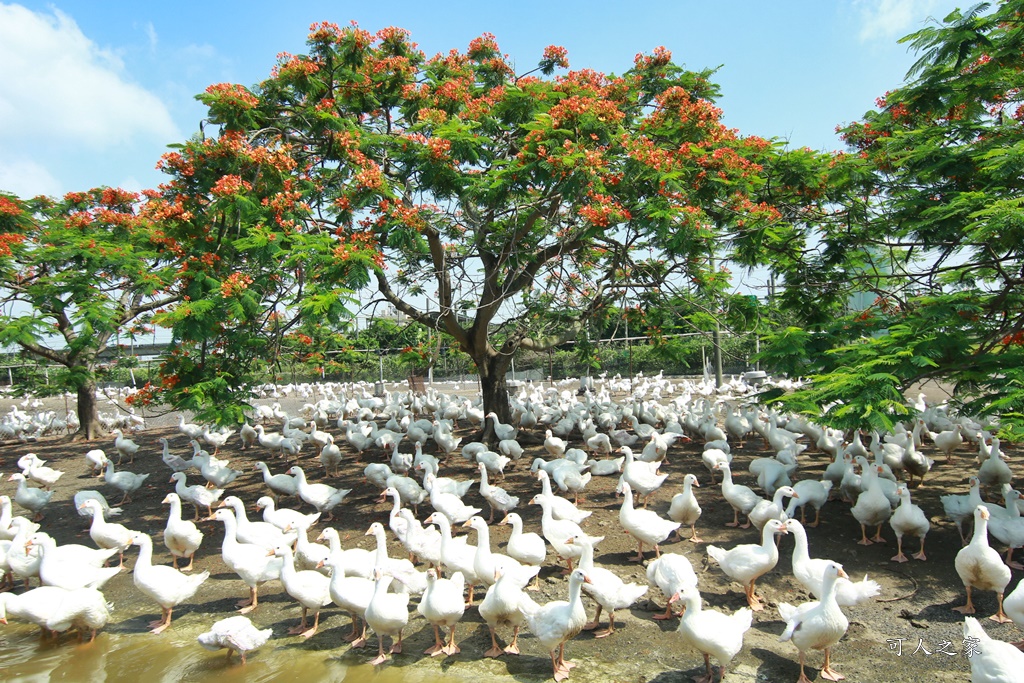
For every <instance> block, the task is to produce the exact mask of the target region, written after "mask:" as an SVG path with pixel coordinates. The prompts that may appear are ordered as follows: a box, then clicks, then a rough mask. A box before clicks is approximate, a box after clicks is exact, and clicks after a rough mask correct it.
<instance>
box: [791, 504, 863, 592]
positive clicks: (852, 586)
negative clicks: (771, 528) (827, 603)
mask: <svg viewBox="0 0 1024 683" xmlns="http://www.w3.org/2000/svg"><path fill="white" fill-rule="evenodd" d="M786 530H787V531H789V532H790V533H791V534H793V538H794V540H795V543H794V544H793V562H792V564H793V576H794V577H796V580H797V581H799V582H800V585H801V586H803V587H804V588H805V589H806V590H807V592H809V593H810V594H811V595H813V596H814V597H816V598H818V599H819V600H820V599H821V597H822V596H823V595H824V594H825V593H824V589H823V587H822V577H823V576H824V573H825V568H826V567H827V566H828V563H829V562H830V561H831V560H826V559H822V558H812V557H811V556H810V552H809V550H808V547H807V531H806V530H805V529H804V526H803V525H802V524H801V523H800V522H798V521H797V520H795V519H787V520H786ZM836 586H837V592H836V601H837V602H839V604H840V606H842V607H853V606H854V605H859V604H861V603H864V602H867V601H868V600H870V599H871V598H873V597H875V596H876V595H878V594H879V593H880V592H881V589H882V587H881V586H879V585H878V582H877V581H871V580H869V579H868V578H867V576H865V577H864V579H863V580H861V581H857V582H853V581H851V580H849V579H844V578H839V579H838V580H837V581H836Z"/></svg>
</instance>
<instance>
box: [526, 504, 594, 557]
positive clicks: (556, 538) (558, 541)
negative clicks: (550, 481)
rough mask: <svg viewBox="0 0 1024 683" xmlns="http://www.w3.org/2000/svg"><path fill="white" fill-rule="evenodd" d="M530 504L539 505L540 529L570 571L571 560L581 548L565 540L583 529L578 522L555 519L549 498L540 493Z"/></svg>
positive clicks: (580, 553)
mask: <svg viewBox="0 0 1024 683" xmlns="http://www.w3.org/2000/svg"><path fill="white" fill-rule="evenodd" d="M530 504H531V505H540V508H541V518H540V529H541V533H542V534H543V535H544V538H545V539H547V542H548V543H550V544H551V547H552V548H554V549H555V552H556V553H558V556H559V557H561V558H562V559H563V560H565V561H566V566H567V569H566V571H570V572H571V571H572V563H573V560H576V559H578V558H579V557H580V555H582V554H583V548H582V547H581V546H579V545H576V544H573V545H569V544H567V543H566V540H568V539H569V538H572V537H574V536H582V535H583V529H582V528H580V525H579V524H576V523H575V522H572V521H569V520H568V519H555V517H554V515H553V514H552V511H551V501H550V499H548V498H546V497H544V496H543V495H541V494H537V495H536V496H534V497H533V499H532V500H531V501H530Z"/></svg>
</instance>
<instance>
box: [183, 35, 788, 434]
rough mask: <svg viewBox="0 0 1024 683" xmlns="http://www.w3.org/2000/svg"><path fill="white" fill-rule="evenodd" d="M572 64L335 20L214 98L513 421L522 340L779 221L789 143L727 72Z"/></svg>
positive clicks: (551, 51)
mask: <svg viewBox="0 0 1024 683" xmlns="http://www.w3.org/2000/svg"><path fill="white" fill-rule="evenodd" d="M568 67H569V64H568V58H567V55H566V52H565V50H564V49H562V48H559V47H556V46H552V47H549V48H547V49H546V50H545V51H544V54H543V56H542V59H541V60H540V63H539V66H538V67H537V68H535V69H533V70H532V71H529V72H526V73H517V72H516V70H515V68H514V66H513V64H512V63H511V61H510V59H509V58H508V57H507V56H505V55H503V54H502V53H501V52H500V50H499V48H498V45H497V43H496V42H495V39H494V37H493V36H490V35H487V34H485V35H484V36H482V37H480V38H478V39H476V40H474V41H472V43H471V44H470V45H469V47H468V48H467V49H466V50H465V51H464V52H460V51H456V50H453V51H451V52H448V53H446V54H438V55H435V56H433V57H429V58H428V57H427V56H426V55H425V54H424V53H423V52H421V51H420V50H419V49H418V48H417V46H416V44H415V43H413V42H412V41H411V40H410V37H409V35H408V34H407V32H406V31H404V30H401V29H396V28H387V29H383V30H381V31H379V32H377V33H376V34H374V33H370V32H368V31H366V30H363V29H361V28H360V27H359V26H357V25H355V24H352V25H351V26H346V27H338V26H336V25H332V24H327V23H323V24H315V25H314V26H312V27H311V33H310V35H309V39H308V54H305V55H288V54H283V55H280V56H279V63H278V65H277V66H276V67H275V68H274V70H273V72H272V73H271V74H270V76H269V77H268V78H267V79H266V80H264V81H262V82H261V83H259V84H257V85H254V86H252V87H251V88H246V87H243V86H241V85H231V84H220V85H216V86H211V87H210V88H209V89H208V90H207V92H206V93H205V94H203V95H202V96H201V99H202V100H203V101H204V102H205V103H206V104H207V105H208V107H209V119H210V121H211V122H212V123H214V124H216V125H218V126H219V127H220V129H221V130H222V131H224V134H225V135H238V136H239V137H240V138H244V139H245V140H247V141H249V143H250V144H254V145H260V146H263V147H266V148H269V149H287V150H288V156H289V158H290V159H292V160H293V161H294V163H295V168H294V169H293V170H292V172H291V176H292V177H293V178H297V179H299V182H301V184H302V189H301V194H302V198H303V201H304V202H305V203H306V205H307V206H308V215H306V216H304V217H303V220H302V223H303V226H304V227H303V228H301V229H299V228H296V233H297V234H305V233H307V232H309V231H311V230H313V231H316V232H318V233H319V234H324V235H329V237H330V240H331V242H330V244H331V248H330V254H329V257H328V256H326V255H325V256H324V258H325V259H326V260H331V259H333V266H332V268H334V269H340V270H339V272H342V273H344V274H345V275H346V276H347V277H349V278H352V277H355V275H354V273H356V272H357V271H363V272H365V273H366V277H367V278H368V280H369V281H370V282H372V283H373V284H374V285H375V288H376V292H377V295H378V300H383V301H386V302H387V303H389V304H390V305H391V306H393V307H394V308H395V309H397V310H398V311H401V312H402V313H404V314H406V315H408V316H409V317H410V318H411V319H413V320H415V321H418V322H420V323H422V324H424V325H427V326H429V327H430V328H433V329H437V330H439V331H442V332H444V333H446V334H448V335H450V336H451V337H452V338H453V339H454V341H455V344H456V345H458V347H459V348H460V349H461V350H463V351H465V352H466V353H467V354H468V355H469V356H470V357H471V358H472V360H473V362H474V363H475V365H476V368H477V371H478V373H479V377H480V380H481V385H482V388H483V398H484V403H485V407H486V409H488V410H494V411H496V412H497V413H498V415H499V416H502V417H505V418H507V416H508V400H507V391H506V387H505V374H506V370H507V368H508V367H509V364H510V362H511V359H512V356H513V354H514V353H515V352H516V351H517V350H518V349H524V350H533V351H537V350H545V349H548V348H551V347H553V346H556V345H558V344H561V343H564V342H566V341H569V340H572V339H574V338H575V337H576V335H577V334H580V333H581V332H582V331H583V330H584V329H587V328H588V326H600V325H603V323H604V322H605V319H606V318H607V316H609V315H611V314H612V312H613V311H616V310H620V309H619V308H618V307H619V306H620V304H621V303H622V302H623V301H625V300H627V299H628V298H632V297H634V296H635V295H637V294H638V293H639V292H645V293H647V295H648V296H649V295H650V293H651V292H662V291H663V292H666V293H670V292H675V293H678V291H680V290H689V291H693V290H694V289H695V288H696V289H700V288H708V287H711V288H713V287H714V286H716V283H717V284H720V282H721V280H722V278H724V277H725V275H724V274H723V273H721V272H719V271H718V270H716V269H713V268H711V261H710V258H709V257H712V256H716V255H717V256H719V257H724V256H727V255H728V253H727V251H726V250H727V249H728V248H729V244H730V243H731V240H733V238H734V237H737V235H739V233H740V232H742V233H744V234H747V235H750V234H753V233H754V232H755V231H757V230H759V229H762V228H764V227H765V226H770V225H773V224H775V223H777V222H779V221H780V214H779V211H778V210H777V209H776V208H775V207H774V206H771V205H769V204H767V203H764V202H762V201H760V199H759V197H758V192H760V191H761V190H762V189H763V187H764V182H765V181H764V173H763V171H764V167H765V164H767V163H769V162H771V160H772V159H773V158H774V157H775V155H776V154H777V151H778V150H777V149H776V148H775V147H774V146H773V145H772V144H771V143H769V142H768V141H765V140H763V139H761V138H757V137H742V136H740V135H738V134H737V132H736V131H734V130H731V129H729V128H727V127H725V126H724V125H723V124H722V122H721V120H720V119H721V111H720V110H719V109H718V108H717V107H716V106H715V105H714V98H715V97H716V96H717V94H718V91H717V87H716V86H715V85H714V84H713V83H712V82H711V81H710V80H709V79H710V77H711V76H712V74H713V72H712V71H711V70H705V71H700V72H694V71H689V70H686V69H684V68H682V67H680V66H678V65H676V64H674V63H673V62H672V60H671V55H670V54H669V53H668V52H667V51H666V50H664V49H662V48H659V49H657V50H655V51H654V52H653V53H652V54H650V55H646V54H640V55H637V57H636V60H635V63H634V65H633V66H632V68H630V69H629V70H628V71H626V72H625V73H624V74H622V75H621V76H615V75H606V74H602V73H598V72H596V71H593V70H589V69H583V70H576V71H571V70H568ZM556 69H561V70H565V73H564V74H563V75H559V76H554V75H553V74H554V73H555V71H556ZM238 196H244V195H238ZM743 239H746V238H743V237H742V236H740V241H741V242H742V241H743ZM321 248H323V247H322V244H321ZM716 252H717V253H716ZM320 275H328V276H330V277H333V276H335V275H337V272H335V273H333V274H332V273H331V271H330V269H326V270H324V271H323V272H322V273H320ZM308 281H309V279H307V282H308ZM347 282H348V283H349V284H354V283H355V281H354V280H351V279H350V280H348V281H347ZM319 284H320V287H322V288H323V289H324V290H325V291H327V290H329V288H330V286H331V282H330V280H329V279H328V280H320V281H319Z"/></svg>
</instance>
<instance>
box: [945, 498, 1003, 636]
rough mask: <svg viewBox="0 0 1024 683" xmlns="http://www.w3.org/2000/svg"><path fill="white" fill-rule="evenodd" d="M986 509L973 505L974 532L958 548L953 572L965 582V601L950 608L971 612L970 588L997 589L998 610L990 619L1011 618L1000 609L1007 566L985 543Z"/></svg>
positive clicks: (963, 612) (986, 537) (964, 612)
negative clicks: (969, 539)
mask: <svg viewBox="0 0 1024 683" xmlns="http://www.w3.org/2000/svg"><path fill="white" fill-rule="evenodd" d="M989 517H990V514H989V511H988V509H987V508H985V507H984V506H982V505H979V506H978V507H976V508H975V509H974V536H972V537H971V542H970V543H968V544H967V545H965V546H964V547H963V548H961V549H960V552H958V553H957V554H956V560H955V561H954V565H955V566H956V573H957V574H959V575H960V580H961V581H963V583H964V588H965V589H966V591H967V604H966V605H964V606H962V607H954V608H953V611H955V612H960V614H974V603H973V602H972V601H971V590H972V589H973V588H978V589H980V590H992V591H995V592H996V595H997V596H998V599H999V610H998V611H997V612H996V613H995V614H994V615H992V616H991V617H989V619H992V620H993V621H998V622H1000V623H1004V622H1007V621H1011V619H1010V618H1009V617H1008V616H1006V613H1005V612H1003V591H1005V590H1006V585H1007V584H1008V583H1010V568H1009V567H1007V566H1006V565H1005V564H1003V560H1002V558H1001V557H999V553H997V552H996V551H995V550H994V549H993V548H992V547H990V546H989V544H988V519H989Z"/></svg>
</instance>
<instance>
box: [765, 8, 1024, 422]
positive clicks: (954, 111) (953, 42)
mask: <svg viewBox="0 0 1024 683" xmlns="http://www.w3.org/2000/svg"><path fill="white" fill-rule="evenodd" d="M903 42H906V43H909V44H910V45H911V46H912V47H913V48H914V49H916V50H917V51H918V53H919V55H920V58H919V60H918V62H917V63H916V64H915V66H914V67H913V69H912V70H911V72H910V73H909V74H908V77H907V82H906V83H905V84H903V85H901V86H900V87H898V88H896V89H894V90H893V91H891V92H888V93H886V94H885V95H884V96H883V97H880V98H879V99H878V101H877V103H876V104H877V108H876V109H874V110H872V111H869V112H867V113H866V114H865V115H864V117H863V118H862V119H861V120H860V121H856V122H854V123H851V124H849V125H847V126H844V127H843V128H842V129H841V133H842V135H843V137H844V139H845V141H846V142H847V144H848V145H849V148H850V152H849V153H848V154H845V155H841V156H839V157H837V158H836V159H835V160H834V161H835V163H834V164H833V166H832V167H831V169H830V170H829V174H830V180H829V182H828V184H829V186H830V188H832V189H833V190H835V192H836V195H835V198H836V202H835V204H834V206H833V208H834V211H835V213H834V215H833V216H832V217H831V219H830V221H823V222H821V223H819V224H818V225H817V228H818V233H817V234H816V236H815V237H816V241H815V247H814V248H813V249H808V250H807V251H806V252H804V253H803V254H802V257H801V258H798V259H794V260H792V261H790V262H788V264H787V265H786V267H785V268H783V269H782V270H783V271H784V272H783V277H784V278H785V285H786V291H785V293H784V297H785V298H786V299H787V302H788V305H789V308H790V310H792V311H800V312H804V313H808V312H809V313H812V315H809V316H808V315H803V316H802V318H803V321H804V324H803V325H802V326H801V327H792V328H788V329H785V330H781V331H780V332H779V333H778V334H776V335H774V338H773V343H772V345H771V348H770V349H769V351H768V354H767V355H768V357H767V358H766V360H767V361H769V362H772V363H774V364H775V365H776V367H781V368H783V369H788V370H790V371H791V372H798V373H799V374H807V375H811V377H812V379H813V380H814V381H813V384H812V385H811V387H810V388H809V389H808V390H805V391H801V392H798V393H797V394H795V395H793V396H791V397H788V399H787V403H788V406H789V407H791V408H794V409H800V410H804V411H807V412H811V413H818V412H819V411H820V410H821V406H827V410H826V412H825V413H824V415H823V416H822V417H823V418H824V419H825V420H826V421H829V422H831V423H832V424H834V425H836V426H843V427H875V428H881V429H885V428H888V427H890V426H891V425H892V422H893V420H896V419H899V418H900V417H902V416H905V415H908V414H909V413H910V411H909V409H908V407H907V406H905V405H904V399H903V392H904V391H905V390H907V389H908V388H909V387H911V386H912V385H913V383H915V382H918V381H921V380H929V379H934V380H940V381H943V382H946V383H947V384H948V385H950V386H952V387H953V388H954V390H955V391H954V396H953V398H954V402H955V403H960V404H962V407H963V409H964V410H965V411H966V412H968V413H969V414H979V413H980V414H997V415H1001V417H1002V426H1003V430H1004V435H1006V436H1012V437H1014V438H1020V437H1021V435H1022V434H1024V418H1022V415H1024V391H1022V389H1021V387H1022V383H1024V375H1022V373H1021V368H1022V367H1024V298H1022V289H1021V286H1022V284H1024V279H1022V278H1024V214H1022V212H1021V202H1022V200H1024V176H1022V174H1021V168H1022V161H1024V156H1022V150H1024V126H1022V121H1024V61H1022V60H1021V54H1022V50H1024V2H1020V1H1019V0H1008V1H1006V2H1002V3H999V4H997V5H991V4H989V3H982V4H979V5H976V6H974V7H972V8H970V9H969V10H967V11H965V12H961V11H959V10H957V11H954V12H952V13H951V14H950V15H949V16H947V17H945V19H944V20H943V21H941V22H936V23H935V24H934V25H932V26H928V27H926V28H924V29H922V30H920V31H918V32H916V33H914V34H912V35H910V36H907V37H906V38H904V39H903ZM853 291H860V292H862V293H867V298H866V303H868V304H869V305H867V306H866V307H863V306H862V307H859V310H855V311H853V312H852V313H849V314H846V315H844V314H843V313H844V311H843V310H842V305H843V304H844V303H845V301H846V300H847V297H848V296H849V294H850V293H851V292H853Z"/></svg>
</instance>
